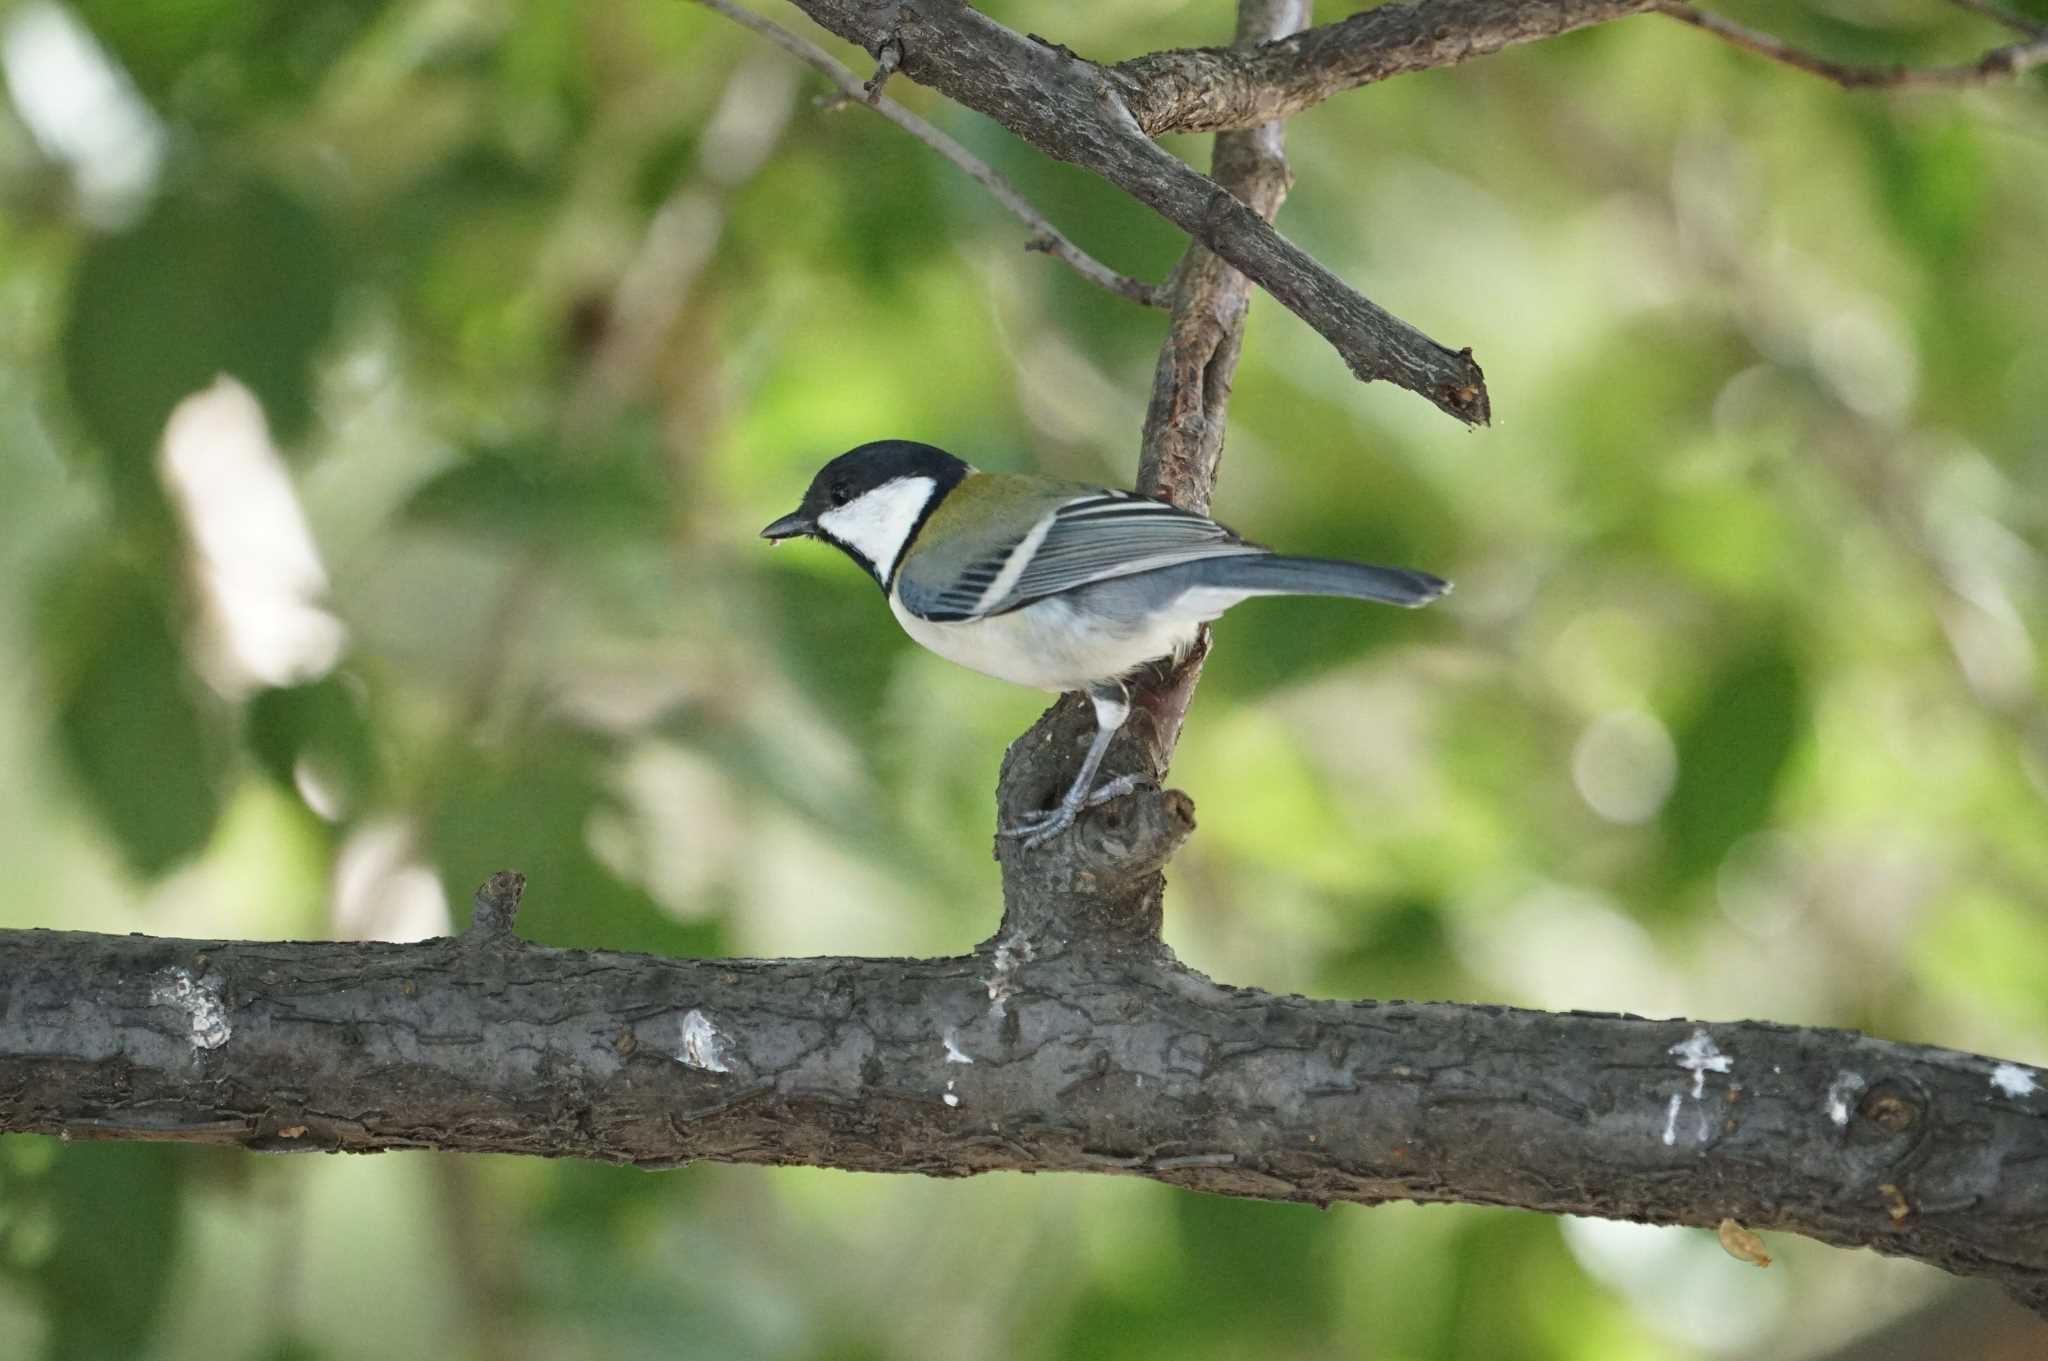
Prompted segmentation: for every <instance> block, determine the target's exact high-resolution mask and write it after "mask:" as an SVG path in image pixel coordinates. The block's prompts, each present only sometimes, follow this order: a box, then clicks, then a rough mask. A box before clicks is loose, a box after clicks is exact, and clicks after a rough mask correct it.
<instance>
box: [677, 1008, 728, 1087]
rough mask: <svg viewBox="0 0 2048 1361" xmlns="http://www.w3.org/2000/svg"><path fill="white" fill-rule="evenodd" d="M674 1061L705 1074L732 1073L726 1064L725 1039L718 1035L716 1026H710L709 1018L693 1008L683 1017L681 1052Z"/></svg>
mask: <svg viewBox="0 0 2048 1361" xmlns="http://www.w3.org/2000/svg"><path fill="white" fill-rule="evenodd" d="M676 1059H677V1061H678V1062H681V1063H686V1064H688V1065H689V1066H690V1067H692V1068H701V1069H703V1070H704V1071H705V1072H707V1073H729V1072H731V1071H732V1067H731V1065H730V1064H728V1063H727V1062H726V1054H725V1037H724V1036H722V1035H720V1034H719V1033H718V1027H717V1026H715V1025H713V1024H711V1018H710V1017H709V1016H706V1015H705V1014H704V1013H703V1012H701V1011H699V1010H697V1009H696V1008H695V1007H692V1008H690V1010H689V1013H688V1014H687V1015H685V1016H684V1017H683V1052H682V1053H680V1054H678V1055H676Z"/></svg>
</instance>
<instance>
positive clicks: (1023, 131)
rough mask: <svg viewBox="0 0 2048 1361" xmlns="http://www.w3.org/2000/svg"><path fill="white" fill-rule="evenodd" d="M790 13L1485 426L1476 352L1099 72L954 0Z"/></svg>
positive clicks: (801, 1) (1385, 376)
mask: <svg viewBox="0 0 2048 1361" xmlns="http://www.w3.org/2000/svg"><path fill="white" fill-rule="evenodd" d="M794 3H795V4H796V5H797V7H798V8H800V9H802V10H803V11H804V13H806V14H808V15H810V16H811V18H812V19H814V20H816V21H817V22H818V23H819V24H820V25H822V26H823V27H824V28H826V29H828V30H830V31H831V32H833V33H836V34H838V35H839V36H840V37H842V38H845V39H847V40H849V41H851V42H855V43H859V44H860V45H861V46H862V47H864V48H866V49H867V50H868V51H869V52H870V53H874V52H879V51H881V50H882V49H883V48H884V47H885V46H888V45H890V44H893V45H894V46H895V47H896V49H897V50H898V51H900V52H901V53H902V60H901V64H900V66H899V68H898V69H899V70H900V71H901V72H902V73H903V74H904V75H906V76H908V77H910V78H911V79H912V80H915V81H918V82H919V83H921V84H925V85H929V86H931V87H933V88H934V89H937V90H939V91H941V92H942V93H944V94H946V95H947V96H949V97H950V98H952V99H954V100H957V101H958V102H960V103H961V104H964V105H966V106H967V107H968V108H970V109H974V110H976V111H977V112H980V113H984V114H987V115H988V116H989V117H990V118H993V119H995V120H996V121H997V122H998V123H1001V124H1002V125H1003V126H1004V127H1006V128H1008V129H1009V130H1010V131H1011V132H1013V133H1015V134H1017V136H1019V137H1021V138H1023V139H1024V140H1025V141H1027V142H1029V143H1030V144H1031V145H1033V146H1035V147H1037V148H1038V149H1039V150H1040V151H1043V152H1045V153H1046V154H1047V155H1049V156H1053V157H1056V158H1058V159H1059V160H1063V161H1071V162H1073V163H1074V164H1075V165H1079V166H1081V167H1083V168H1084V169H1087V170H1091V171H1093V172H1094V173H1096V174H1098V175H1100V176H1102V177H1103V178H1104V179H1106V180H1108V181H1109V182H1110V183H1112V184H1114V185H1116V186H1117V187H1118V188H1120V189H1122V190H1123V191H1124V192H1125V193H1128V194H1130V195H1131V196H1132V197H1133V198H1136V199H1137V200H1138V201H1139V202H1141V203H1143V204H1145V205H1146V206H1147V207H1149V208H1151V209H1152V210H1153V211H1154V212H1157V213H1158V214H1159V215H1160V216H1162V217H1164V218H1165V219H1166V220H1167V221H1169V222H1171V223H1173V224H1174V225H1175V226H1177V227H1179V228H1180V229H1181V230H1182V231H1185V232H1186V233H1187V234H1188V235H1189V236H1191V237H1193V238H1194V239H1196V240H1197V241H1200V242H1202V243H1203V244H1204V245H1206V246H1208V247H1209V248H1210V249H1211V250H1213V251H1215V252H1216V253H1217V254H1218V255H1220V256H1222V257H1223V258H1224V259H1226V260H1228V261H1229V262H1230V263H1231V264H1233V265H1235V266H1236V267H1237V268H1239V269H1241V270H1243V271H1244V272H1245V273H1246V274H1248V275H1250V276H1251V278H1252V280H1253V281H1254V282H1255V283H1257V284H1258V285H1259V286H1260V287H1261V288H1264V289H1265V290H1266V291H1267V292H1268V293H1270V294H1272V295H1273V296H1274V297H1275V298H1276V299H1278V300H1279V301H1280V303H1281V305H1282V306H1284V307H1286V308H1287V310H1289V311H1290V312H1293V313H1294V314H1295V315H1296V316H1298V317H1300V318H1301V319H1302V320H1303V321H1306V322H1307V323H1308V324H1309V325H1311V326H1313V327H1315V328H1316V330H1317V331H1318V332H1319V333H1320V334H1321V335H1322V336H1323V338H1324V339H1326V340H1328V341H1329V342H1330V344H1331V345H1333V346H1335V347H1336V350H1337V352H1338V354H1340V355H1342V356H1343V358H1344V362H1345V363H1346V364H1347V365H1348V366H1349V367H1350V369H1351V371H1352V372H1353V373H1354V374H1356V375H1357V376H1358V377H1359V378H1361V379H1363V380H1365V381H1367V382H1373V381H1381V380H1384V381H1387V382H1391V383H1395V384H1398V385H1399V386H1401V387H1404V388H1407V389H1408V390H1409V391H1411V392H1415V393H1419V394H1421V395H1422V396H1424V397H1427V398H1428V399H1429V400H1430V401H1432V402H1434V403H1435V404H1436V405H1437V406H1439V407H1441V408H1442V409H1443V410H1445V411H1447V412H1449V413H1450V414H1451V415H1453V416H1456V417H1457V418H1458V419H1460V420H1462V421H1468V422H1472V423H1474V424H1479V425H1483V424H1485V423H1486V421H1487V419H1488V414H1489V407H1488V402H1487V395H1486V377H1485V375H1484V374H1483V373H1481V372H1480V369H1479V365H1478V364H1476V363H1475V362H1473V359H1472V355H1471V352H1470V351H1469V350H1462V351H1460V350H1452V349H1449V348H1447V347H1445V346H1443V345H1439V344H1438V343H1437V342H1436V341H1434V340H1431V339H1430V338H1429V337H1428V336H1426V335H1424V334H1423V333H1422V332H1421V331H1419V330H1417V329H1415V328H1414V327H1413V326H1410V325H1409V324H1408V323H1407V322H1404V321H1402V320H1401V319H1400V318H1398V317H1395V316H1392V315H1391V314H1389V313H1387V312H1385V311H1383V310H1382V309H1381V308H1379V307H1377V306H1375V305H1374V304H1373V303H1372V302H1370V301H1368V300H1367V299H1366V298H1364V297H1362V296H1361V295H1360V294H1358V293H1357V292H1356V291H1355V290H1353V289H1352V288H1351V287H1350V286H1349V285H1347V284H1345V283H1344V281H1343V280H1341V279H1339V278H1338V277H1337V276H1336V275H1334V274H1332V273H1330V271H1329V270H1327V269H1325V268H1324V267H1323V266H1322V265H1321V264H1320V263H1318V262H1317V261H1316V259H1315V258H1314V257H1313V256H1311V255H1309V254H1308V253H1307V252H1306V251H1304V250H1302V249H1301V248H1300V247H1299V246H1296V245H1295V244H1293V243H1292V242H1290V241H1288V240H1287V239H1285V238H1284V237H1282V236H1281V235H1280V234H1279V233H1278V232H1276V231H1274V230H1273V228H1272V226H1271V225H1270V224H1269V223H1267V222H1266V220H1265V219H1264V218H1262V217H1260V216H1259V215H1258V214H1257V213H1256V212H1254V211H1252V210H1251V209H1250V208H1248V207H1246V206H1245V205H1244V204H1243V203H1241V202H1239V201H1238V199H1237V198H1235V197H1234V196H1232V195H1231V193H1230V192H1229V191H1228V190H1226V189H1224V188H1222V187H1221V186H1219V185H1218V184H1217V183H1216V182H1215V181H1214V180H1212V179H1210V178H1209V177H1208V176H1206V175H1203V174H1202V173H1201V172H1199V171H1197V170H1194V169H1191V168H1190V167H1189V166H1188V165H1187V164H1185V163H1184V162H1182V161H1181V160H1179V159H1178V158H1176V157H1175V156H1173V155H1172V154H1171V153H1170V152H1168V151H1166V150H1164V149H1163V148H1161V147H1160V146H1158V145H1157V144H1156V143H1155V142H1153V140H1152V139H1151V138H1150V137H1148V136H1147V135H1146V134H1145V132H1144V130H1143V129H1142V128H1140V127H1139V126H1138V124H1137V123H1136V122H1135V121H1134V120H1133V119H1132V117H1131V115H1130V113H1129V111H1128V110H1127V109H1126V108H1125V107H1124V95H1123V90H1122V87H1121V86H1120V85H1119V84H1118V83H1117V82H1114V81H1112V80H1111V79H1110V77H1109V75H1108V73H1107V72H1106V71H1105V70H1104V69H1103V68H1102V67H1100V66H1097V65H1096V64H1094V63H1093V62H1089V61H1085V60H1083V59H1082V58H1080V57H1078V56H1076V55H1075V54H1074V53H1072V52H1070V51H1068V50H1067V49H1066V48H1064V47H1061V46H1058V45H1057V44H1052V43H1046V42H1043V41H1039V40H1034V39H1031V38H1027V37H1025V36H1024V35H1022V34H1020V33H1017V32H1014V31H1012V30H1011V29H1008V28H1005V27H1003V26H1002V25H1001V24H999V23H997V22H995V20H993V19H990V18H989V17H987V16H986V15H984V14H980V13H978V12H976V11H975V10H973V9H971V8H969V7H968V6H966V5H964V4H961V3H959V0H886V2H884V3H876V2H875V0H794Z"/></svg>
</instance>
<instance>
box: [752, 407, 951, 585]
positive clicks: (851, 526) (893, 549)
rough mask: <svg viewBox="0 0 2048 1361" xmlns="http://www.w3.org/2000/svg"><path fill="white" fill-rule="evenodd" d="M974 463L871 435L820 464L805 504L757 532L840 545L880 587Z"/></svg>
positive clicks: (927, 447)
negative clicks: (870, 440)
mask: <svg viewBox="0 0 2048 1361" xmlns="http://www.w3.org/2000/svg"><path fill="white" fill-rule="evenodd" d="M972 471H973V469H971V468H969V467H968V465H967V464H965V463H963V462H961V461H960V460H959V459H957V458H955V457H953V456H952V455H951V454H949V453H947V452H946V451H945V450H944V449H939V448H936V447H934V446H932V445H929V444H917V443H914V442H913V441H910V440H900V439H890V440H877V441H875V442H874V443H873V444H863V445H861V446H860V447H859V448H857V449H849V450H847V451H846V452H845V453H843V454H841V455H840V456H839V457H838V458H835V459H833V460H832V461H831V462H830V463H827V464H826V465H825V466H824V467H822V468H820V469H819V470H818V475H817V476H816V477H814V478H812V479H811V486H810V490H808V491H806V492H805V493H804V499H803V503H802V504H801V505H799V506H798V507H797V508H796V509H795V510H793V511H791V512H790V513H789V514H787V515H785V516H783V517H782V518H781V519H779V520H777V521H775V522H774V523H773V524H771V525H769V526H768V527H767V528H766V529H764V530H762V531H761V537H762V538H764V539H767V540H769V541H770V542H779V541H781V540H783V539H794V538H798V537H801V536H806V535H808V536H810V537H812V538H818V539H823V540H825V541H826V542H827V543H830V544H833V545H835V546H836V547H838V548H840V549H843V550H844V551H845V552H846V553H847V555H848V556H850V557H852V558H853V559H854V561H856V562H858V563H860V565H861V566H863V567H865V568H867V570H868V571H869V573H871V574H872V575H873V576H874V578H875V580H877V581H879V582H882V583H883V584H884V585H885V586H886V585H887V583H888V580H889V574H890V572H891V571H892V570H893V569H894V567H895V565H896V559H897V558H898V557H899V556H901V554H902V552H903V548H904V546H905V545H906V544H908V543H909V542H910V540H911V539H912V537H914V536H915V535H916V533H917V530H918V528H919V527H920V526H921V525H923V523H924V520H925V517H926V516H927V515H929V514H931V511H932V508H933V507H935V506H936V505H938V503H939V501H940V500H941V499H942V498H943V497H944V496H945V494H946V493H947V492H949V491H951V490H952V489H953V488H954V487H955V486H957V485H958V484H959V482H960V479H961V478H963V477H965V476H967V474H968V473H970V472H972Z"/></svg>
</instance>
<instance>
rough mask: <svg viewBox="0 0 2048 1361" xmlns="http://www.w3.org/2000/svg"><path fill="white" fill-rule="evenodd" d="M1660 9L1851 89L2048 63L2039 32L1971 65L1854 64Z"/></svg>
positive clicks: (1941, 81)
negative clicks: (2037, 34) (2027, 39)
mask: <svg viewBox="0 0 2048 1361" xmlns="http://www.w3.org/2000/svg"><path fill="white" fill-rule="evenodd" d="M1657 10H1658V12H1659V13H1661V14H1668V15H1670V16H1671V17H1672V18H1674V19H1677V20H1679V21H1680V22H1681V23H1687V24H1691V25H1692V26H1693V27H1694V28H1698V29H1704V30H1705V31H1706V32H1708V33H1711V34H1713V35H1714V36H1715V37H1717V38H1719V39H1721V40H1722V41H1723V42H1728V43H1733V44H1734V45H1735V46H1737V47H1740V48H1742V49H1744V50H1745V51H1749V52H1754V53H1756V54H1757V55H1758V56H1763V57H1769V58H1770V59H1771V60H1772V61H1776V62H1782V63H1784V64H1785V65H1787V66H1791V67H1796V68H1797V69H1799V70H1801V71H1805V72H1807V73H1808V74H1810V75H1816V76H1819V77H1821V78H1822V79H1823V80H1831V81H1833V82H1834V83H1835V84H1837V85H1840V86H1841V87H1843V88H1844V89H1848V90H1936V89H1953V88H1955V87H1957V86H1963V85H1988V84H1990V83H1992V82H1993V81H2000V80H2009V79H2011V78H2012V77H2014V76H2017V75H2023V74H2025V73H2026V72H2028V71H2031V70H2032V69H2033V68H2035V67H2036V66H2040V65H2042V64H2044V63H2048V37H2041V36H2036V37H2035V38H2033V39H2031V40H2030V41H2027V42H2023V43H2014V44H2012V45H2011V46H2009V47H2000V48H1994V49H1993V50H1992V51H1989V52H1986V53H1985V54H1984V55H1983V56H1982V57H1979V58H1978V59H1977V60H1976V61H1973V62H1971V63H1970V64H1969V65H1967V66H1921V67H1913V66H1855V65H1851V64H1849V63H1846V62H1839V61H1831V60H1829V59H1828V58H1826V57H1822V56H1817V55H1815V54H1814V53H1812V52H1807V51H1804V50H1802V49H1800V48H1797V47H1793V46H1792V45H1791V44H1789V43H1786V42H1782V41H1780V40H1779V39H1777V38H1774V37H1772V36H1771V35H1770V34H1768V33H1759V32H1757V31H1756V30H1755V29H1752V28H1744V27H1743V26H1742V25H1741V24H1738V23H1735V22H1734V21H1733V20H1729V19H1723V18H1722V17H1721V16H1720V15H1718V14H1708V13H1707V12H1705V11H1704V10H1699V9H1695V8H1694V7H1693V6H1691V5H1687V4H1682V3H1679V2H1678V0H1659V3H1658V5H1657Z"/></svg>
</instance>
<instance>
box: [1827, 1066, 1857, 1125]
mask: <svg viewBox="0 0 2048 1361" xmlns="http://www.w3.org/2000/svg"><path fill="white" fill-rule="evenodd" d="M1862 1090H1863V1078H1862V1076H1861V1075H1860V1074H1857V1073H1842V1074H1839V1075H1837V1076H1836V1078H1835V1080H1834V1081H1833V1082H1831V1083H1829V1084H1828V1101H1827V1107H1828V1119H1830V1120H1832V1121H1834V1122H1835V1124H1836V1125H1837V1126H1838V1127H1843V1128H1846V1127H1847V1126H1848V1123H1849V1103H1850V1101H1852V1100H1854V1099H1855V1096H1856V1093H1858V1092H1860V1091H1862Z"/></svg>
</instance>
